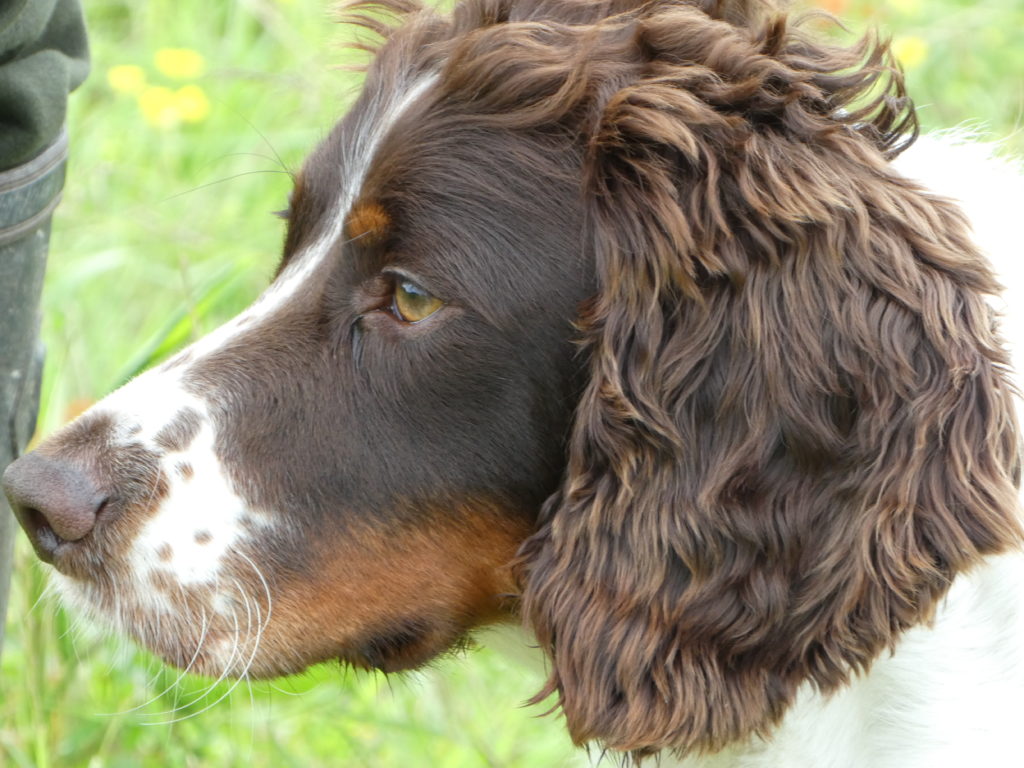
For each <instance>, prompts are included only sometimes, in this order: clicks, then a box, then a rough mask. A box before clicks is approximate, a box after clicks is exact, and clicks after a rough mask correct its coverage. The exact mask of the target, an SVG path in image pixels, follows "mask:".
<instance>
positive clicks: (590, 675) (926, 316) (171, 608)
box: [6, 0, 1018, 751]
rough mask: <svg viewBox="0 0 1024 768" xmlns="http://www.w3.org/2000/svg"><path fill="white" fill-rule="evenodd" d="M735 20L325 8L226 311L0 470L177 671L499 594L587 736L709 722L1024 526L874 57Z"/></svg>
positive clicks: (685, 0)
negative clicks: (343, 23) (333, 96)
mask: <svg viewBox="0 0 1024 768" xmlns="http://www.w3.org/2000/svg"><path fill="white" fill-rule="evenodd" d="M760 5H762V4H758V3H753V2H726V1H722V2H715V1H713V0H703V1H701V2H698V1H696V0H652V1H651V2H647V3H642V4H641V3H634V2H631V1H629V0H616V2H609V3H594V2H584V0H468V1H467V2H464V3H463V4H462V5H460V6H459V7H457V8H456V10H455V12H454V14H453V15H452V16H451V17H450V18H449V17H442V16H439V15H437V14H435V13H433V12H429V11H423V10H420V9H418V8H414V7H411V6H408V5H406V4H405V3H403V2H398V0H394V2H390V1H389V2H388V3H386V4H385V5H384V6H383V7H382V6H378V5H376V4H373V5H365V4H364V5H360V6H355V7H353V8H352V9H350V10H351V12H352V13H353V14H354V16H355V20H356V22H357V23H359V24H361V25H363V26H364V27H366V28H367V29H370V30H372V31H374V32H376V33H379V34H380V35H381V37H382V42H381V43H380V45H379V46H377V47H376V48H375V54H376V55H375V58H374V61H373V63H372V65H371V66H370V67H369V70H368V73H367V77H366V82H365V87H364V90H363V92H362V95H361V96H360V98H359V99H358V101H357V102H356V103H355V105H354V106H353V108H352V109H351V111H350V112H349V114H348V115H347V116H346V117H345V118H344V119H343V120H342V121H341V123H340V124H339V125H338V126H337V128H336V129H335V130H334V131H333V132H332V133H331V134H330V136H328V138H327V139H326V140H325V141H324V142H323V144H322V145H321V146H320V147H319V148H318V149H317V150H316V151H315V152H314V153H313V155H312V156H311V157H310V158H309V160H308V161H307V163H306V164H305V167H304V168H303V170H302V171H301V173H300V174H299V175H298V177H297V181H296V186H295V190H294V193H293V196H292V200H291V205H290V211H289V214H288V218H289V226H288V235H287V240H286V243H285V248H284V256H283V259H282V262H281V266H280V269H279V271H278V274H277V276H276V278H275V280H274V282H273V283H272V285H271V286H270V288H269V289H268V290H267V292H266V293H264V295H263V296H261V297H260V299H259V300H258V301H257V302H256V303H255V304H254V305H253V306H252V307H251V308H249V309H248V310H247V311H245V312H244V313H242V314H241V315H240V316H239V317H237V318H236V319H235V320H233V321H232V322H230V323H228V324H227V325H226V326H224V327H223V328H221V329H219V330H218V331H216V332H214V333H213V334H212V335H210V336H209V337H207V338H205V339H202V340H201V341H199V342H198V343H196V344H194V345H193V346H191V347H189V348H188V349H186V350H185V351H183V352H181V353H180V354H178V355H177V356H176V357H174V358H173V359H171V360H170V361H169V362H167V363H165V364H163V365H162V366H160V367H159V368H157V369H155V370H152V371H150V372H148V373H146V374H144V375H143V376H141V377H139V378H138V379H136V380H135V381H133V382H131V383H130V384H128V385H127V386H126V387H124V388H123V389H121V390H119V391H118V392H115V393H114V394H112V395H111V396H109V397H108V398H106V399H105V400H103V401H101V402H100V403H98V404H97V405H96V406H95V407H93V408H92V409H91V410H90V411H89V412H88V413H86V414H85V415H84V416H82V417H81V418H79V419H78V420H77V421H76V422H74V423H73V424H71V425H69V426H68V427H66V428H64V429H63V430H62V431H60V432H58V433H57V434H55V435H53V436H52V437H50V438H49V439H48V440H46V441H45V442H44V443H43V444H42V445H41V446H40V447H39V448H38V449H37V451H36V452H35V453H33V454H30V455H29V456H27V457H24V458H23V459H21V460H20V461H19V462H17V463H15V464H14V465H12V467H11V468H10V469H9V470H8V472H7V474H6V483H7V487H8V493H9V495H10V496H11V498H12V501H13V502H14V505H15V507H16V512H17V513H18V515H19V518H20V519H21V521H22V524H23V525H24V527H25V529H26V530H27V532H28V534H29V537H30V538H31V539H32V541H33V544H34V545H35V547H36V549H37V551H38V552H39V554H40V556H41V557H43V558H44V559H45V560H47V561H49V562H51V563H53V565H54V566H55V567H56V568H57V570H58V571H60V573H61V574H62V577H61V583H62V587H63V591H64V593H65V594H66V595H67V596H68V597H69V598H71V599H73V600H74V602H76V603H79V604H85V605H87V606H90V607H91V608H92V609H93V610H94V611H95V612H97V613H98V614H100V615H101V616H102V617H104V618H105V619H107V620H109V621H113V622H114V623H115V624H116V625H118V626H119V627H120V628H121V629H122V630H123V631H126V632H128V633H130V634H132V635H134V636H135V637H136V638H137V639H138V640H139V641H140V642H142V643H143V644H145V645H147V646H149V647H150V648H152V649H154V650H155V651H156V652H158V653H160V654H161V655H162V656H164V657H165V658H166V659H167V660H168V661H170V662H171V663H174V664H177V665H180V666H185V667H189V668H191V669H193V670H197V671H201V672H213V673H218V674H219V673H220V672H222V671H224V670H225V669H226V670H227V671H228V672H230V673H232V674H236V675H241V674H248V675H264V676H265V675H275V674H280V673H285V672H290V671H295V670H298V669H301V668H303V667H305V666H306V665H309V664H311V663H314V662H317V661H320V660H323V659H331V658H338V659H342V660H344V661H347V662H350V663H353V664H356V665H362V666H371V667H379V668H383V669H389V670H391V669H403V668H408V667H413V666H416V665H418V664H421V663H423V662H424V661H426V660H428V659H430V658H431V657H433V656H435V655H436V654H438V653H440V652H443V651H444V650H446V649H448V648H450V647H451V646H452V645H454V644H456V643H457V642H458V641H459V640H460V639H461V638H463V637H464V636H465V634H466V633H467V632H468V631H469V630H471V629H472V628H473V627H475V626H478V625H481V624H484V623H487V622H489V621H494V620H498V619H500V618H501V617H502V616H508V615H512V614H514V612H515V610H516V609H517V607H518V608H519V609H520V610H521V614H522V616H523V618H524V620H525V622H526V623H527V625H528V626H529V627H530V628H531V629H532V630H533V631H534V632H536V634H537V637H538V639H539V641H540V644H541V646H542V647H543V648H544V649H545V651H546V652H547V654H548V656H549V657H550V660H551V663H552V673H551V678H550V682H549V684H548V687H547V690H546V691H545V693H556V694H557V696H558V700H559V702H560V704H561V706H562V708H563V710H564V711H565V714H566V718H567V723H568V726H569V728H570V731H571V732H572V734H573V737H574V738H575V739H576V740H578V741H587V740H599V741H601V742H603V743H605V744H607V745H608V746H610V747H612V748H616V749H624V750H638V751H649V750H654V749H660V748H665V747H672V748H676V749H680V750H689V749H694V748H701V749H714V748H716V747H718V746H721V745H722V744H724V743H727V742H728V741H730V740H733V739H736V738H741V737H743V736H746V735H749V734H751V733H753V732H758V731H763V730H764V729H766V728H767V727H769V726H770V725H771V724H772V723H774V722H776V721H777V720H778V719H779V718H780V717H781V715H782V713H783V712H784V711H785V709H786V707H787V705H788V704H789V703H790V702H791V701H792V699H793V696H794V693H795V691H796V689H797V688H798V687H799V686H800V685H801V684H803V683H807V682H809V683H812V684H813V685H815V686H817V687H818V688H820V689H822V690H825V691H828V690H832V689H835V688H836V687H838V686H840V685H842V684H843V683H844V682H845V681H846V680H847V679H848V678H849V676H850V675H851V674H852V673H856V672H858V671H861V670H863V669H865V668H866V667H867V666H868V665H869V664H870V663H871V661H872V659H873V658H875V657H876V656H877V655H878V653H879V652H880V651H882V650H883V649H885V648H886V647H887V646H891V645H892V644H893V643H894V642H895V641H896V639H897V638H898V636H899V634H900V633H901V632H902V631H903V630H905V629H906V628H908V627H910V626H912V625H914V624H917V623H920V622H922V621H926V620H928V618H929V617H930V615H931V613H932V611H933V609H934V607H935V605H936V602H937V600H938V599H939V598H940V597H941V596H942V595H943V594H944V592H945V590H946V589H947V587H948V586H949V584H950V581H951V580H952V578H953V577H954V576H955V575H956V574H957V573H959V572H961V571H963V570H964V569H966V568H968V567H970V566H971V565H973V564H974V563H976V562H977V561H978V560H979V558H981V557H982V556H984V555H986V554H989V553H995V552H999V551H1001V550H1003V549H1006V548H1007V547H1009V546H1010V545H1011V544H1013V543H1014V542H1016V541H1017V538H1018V530H1017V527H1016V523H1015V522H1014V520H1015V513H1014V510H1015V505H1016V500H1015V496H1016V492H1015V486H1016V481H1017V467H1018V456H1017V430H1016V425H1015V422H1014V417H1013V413H1012V407H1011V403H1010V388H1009V386H1008V384H1007V382H1006V381H1005V379H1004V368H1005V366H1006V360H1005V356H1004V353H1003V351H1002V349H1001V346H1000V343H999V339H998V337H997V334H996V331H995V329H994V323H993V317H992V315H991V312H990V311H989V310H988V308H987V305H986V304H985V301H984V295H985V294H986V293H989V292H992V291H993V290H994V288H995V286H994V283H993V279H992V277H991V275H990V273H989V271H988V268H987V267H986V265H985V264H984V263H983V261H982V259H981V258H980V257H979V255H978V254H977V252H976V250H975V248H974V247H973V246H972V244H971V243H970V242H969V240H968V238H967V236H966V234H965V232H966V228H965V226H964V222H963V221H962V220H961V218H960V216H959V215H958V213H957V212H956V210H955V209H954V208H953V207H952V206H950V205H949V204H947V203H945V202H943V201H941V200H938V199H934V198H932V197H929V196H927V195H926V194H925V193H923V192H922V191H921V190H920V189H918V188H916V187H915V186H914V185H913V184H911V183H909V182H907V181H906V180H904V179H902V178H900V177H899V176H898V175H896V174H895V173H894V172H893V171H891V170H890V168H889V166H888V164H887V159H888V157H889V156H890V155H892V154H894V153H895V152H896V151H898V150H899V149H900V148H901V147H900V142H901V141H902V140H904V139H907V138H908V137H909V138H912V136H913V133H914V127H915V126H914V122H913V116H912V112H911V111H910V107H909V105H908V103H907V102H906V100H905V99H903V98H902V92H901V88H902V86H901V82H902V81H901V78H900V76H899V73H898V72H897V71H895V70H894V69H893V68H892V67H891V66H890V64H889V62H888V59H887V56H886V52H885V48H884V46H880V45H875V44H873V43H871V42H864V43H862V44H860V45H859V46H857V47H854V48H852V49H841V48H834V47H830V46H826V45H823V44H820V43H817V42H814V41H813V40H812V39H811V38H810V37H809V36H808V35H806V34H805V33H804V32H803V31H800V30H799V29H795V28H793V26H792V25H789V24H787V22H786V20H785V19H784V18H783V17H781V16H777V15H772V14H767V15H766V14H761V13H759V12H756V11H757V10H758V8H759V7H760Z"/></svg>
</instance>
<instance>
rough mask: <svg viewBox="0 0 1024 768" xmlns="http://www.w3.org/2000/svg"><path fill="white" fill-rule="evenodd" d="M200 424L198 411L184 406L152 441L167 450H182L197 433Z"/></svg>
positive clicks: (200, 419) (200, 418)
mask: <svg viewBox="0 0 1024 768" xmlns="http://www.w3.org/2000/svg"><path fill="white" fill-rule="evenodd" d="M200 426H202V417H201V416H200V415H199V412H198V411H196V410H195V409H193V408H185V409H184V410H183V411H181V412H180V413H178V414H177V415H176V416H175V417H174V418H173V419H171V421H170V422H169V423H168V424H167V425H166V426H164V427H163V428H162V429H161V430H160V431H159V432H157V433H156V436H155V437H154V438H153V442H155V443H156V444H157V445H159V446H160V447H161V448H163V449H164V450H166V451H168V452H177V451H184V450H185V449H186V448H188V447H189V445H190V444H191V443H192V441H193V440H194V439H195V436H196V435H197V434H199V428H200Z"/></svg>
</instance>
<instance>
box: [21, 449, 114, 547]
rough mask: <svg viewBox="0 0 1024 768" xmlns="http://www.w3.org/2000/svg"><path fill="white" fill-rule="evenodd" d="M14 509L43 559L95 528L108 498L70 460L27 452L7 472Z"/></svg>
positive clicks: (83, 471) (86, 473) (90, 477)
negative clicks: (64, 544) (60, 546)
mask: <svg viewBox="0 0 1024 768" xmlns="http://www.w3.org/2000/svg"><path fill="white" fill-rule="evenodd" d="M3 486H4V490H5V491H6V493H7V497H8V498H9V499H10V501H11V507H12V509H13V510H14V513H15V515H16V516H17V517H18V520H19V521H20V522H21V525H22V527H23V528H24V529H25V532H26V533H27V534H28V536H29V539H30V540H31V541H32V543H33V545H34V546H35V548H36V551H37V552H38V553H39V556H40V557H42V558H43V559H44V560H48V559H49V558H50V556H52V555H53V553H54V551H55V550H56V548H57V547H58V546H59V545H60V544H62V543H64V542H68V541H78V540H80V539H82V538H84V537H85V536H87V535H88V534H89V532H90V531H91V530H92V529H93V527H94V526H95V524H96V516H97V515H98V514H99V512H100V511H102V510H103V509H104V508H105V506H106V504H107V500H108V497H107V495H106V494H104V493H103V492H102V491H101V490H100V489H99V488H98V487H97V484H96V482H95V481H94V480H93V479H92V476H91V475H90V474H89V473H88V472H86V471H85V470H83V469H81V468H79V467H77V466H76V465H74V464H72V463H71V462H70V461H68V460H66V459H62V458H59V457H53V456H44V455H40V454H38V453H35V452H33V453H29V454H26V455H25V456H22V457H21V458H20V459H18V460H17V461H15V462H14V463H13V464H11V465H10V466H9V467H8V468H7V470H6V471H5V472H4V476H3Z"/></svg>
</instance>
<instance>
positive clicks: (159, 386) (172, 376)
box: [93, 75, 437, 607]
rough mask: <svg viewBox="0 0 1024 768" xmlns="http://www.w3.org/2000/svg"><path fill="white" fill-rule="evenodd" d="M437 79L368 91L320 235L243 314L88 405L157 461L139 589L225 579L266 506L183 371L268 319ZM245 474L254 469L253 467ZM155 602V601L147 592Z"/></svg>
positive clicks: (337, 228)
mask: <svg viewBox="0 0 1024 768" xmlns="http://www.w3.org/2000/svg"><path fill="white" fill-rule="evenodd" d="M436 81H437V76H436V75H426V76H423V77H421V78H419V79H415V80H412V81H411V82H410V83H409V86H408V87H407V88H405V89H398V88H391V89H388V90H387V91H386V92H377V93H374V94H372V95H371V96H369V97H368V99H369V100H368V103H367V104H366V108H365V109H363V110H361V112H360V115H359V117H358V119H357V120H356V122H355V123H353V124H352V125H351V126H350V127H349V128H348V130H347V133H346V134H345V135H344V136H342V141H343V145H344V146H343V149H344V153H345V154H344V163H345V167H344V168H343V169H342V171H343V173H344V186H343V188H342V189H340V190H339V193H338V197H337V199H336V203H335V205H334V207H333V209H332V211H331V213H330V214H329V216H330V218H329V220H328V221H325V222H324V223H323V224H322V232H321V234H320V236H319V237H318V238H317V239H316V241H315V242H313V243H312V244H311V245H310V246H308V247H306V248H304V249H303V250H302V251H301V252H299V253H296V254H295V255H294V256H293V257H292V259H291V261H290V262H289V264H288V266H287V267H286V268H285V269H284V271H283V272H282V273H281V275H280V276H279V277H278V279H277V280H276V281H274V283H273V284H272V285H271V286H270V287H269V288H267V290H266V291H264V293H263V294H262V295H261V296H260V297H259V298H258V299H257V300H256V301H255V302H254V303H253V304H252V305H251V306H250V307H249V308H248V309H246V310H245V311H244V312H242V313H241V314H239V315H238V316H237V317H235V318H234V319H233V320H230V321H229V322H227V323H225V324H224V325H223V326H221V327H220V328H218V329H217V330H215V331H213V332H212V333H210V334H209V335H207V336H206V337H204V338H202V339H200V340H199V341H197V342H196V343H194V344H193V345H191V346H190V347H189V348H188V349H187V350H185V351H184V352H182V353H181V354H180V355H179V356H178V357H177V358H175V359H172V360H171V361H170V362H168V363H167V364H165V365H163V366H161V367H159V368H157V369H154V370H151V371H148V372H146V373H144V374H143V375H141V376H139V377H138V378H136V379H135V380H133V381H131V382H129V383H128V384H127V385H125V386H124V387H122V388H121V389H120V390H118V391H117V392H114V393H113V394H111V395H110V396H108V397H107V398H106V399H104V400H103V401H101V402H100V403H98V404H97V405H96V406H95V408H94V409H93V410H102V411H105V412H109V413H110V414H111V415H112V416H113V417H114V419H115V422H116V426H115V431H114V434H113V439H114V440H115V442H117V443H121V444H124V445H128V444H136V445H142V446H144V447H146V448H148V449H150V450H152V451H153V452H154V453H156V454H157V455H158V456H159V457H160V458H159V461H160V467H161V470H162V472H163V475H164V480H165V482H166V483H167V493H166V494H165V496H164V497H163V499H162V500H161V501H160V502H159V506H158V508H157V510H156V512H155V513H154V514H153V515H152V516H151V517H149V518H148V519H146V520H145V522H144V523H143V525H142V528H141V530H140V531H139V533H138V535H137V537H136V538H135V540H134V541H133V542H132V547H131V551H130V553H129V555H128V559H129V562H130V564H131V566H132V569H133V572H134V575H135V577H136V578H137V579H139V583H140V584H141V585H145V584H146V577H147V576H149V575H151V574H161V575H170V576H171V577H172V578H174V579H175V580H176V581H177V583H178V584H180V585H181V586H192V585H203V584H211V585H219V586H221V587H224V586H225V585H223V584H220V583H219V582H220V581H221V580H222V579H223V577H224V574H223V573H222V572H223V567H224V564H225V561H226V560H227V559H228V558H229V557H230V555H231V552H232V550H233V549H235V548H237V546H238V544H239V543H240V542H241V541H242V540H243V539H244V537H245V536H248V535H251V534H252V533H253V529H256V528H259V527H262V526H266V525H268V524H269V518H268V517H267V516H266V513H265V512H257V511H254V510H252V509H250V508H249V506H248V504H247V503H246V501H245V499H244V498H243V497H242V496H241V494H239V493H238V492H236V490H235V488H234V485H233V483H232V482H231V480H230V478H229V477H228V475H227V473H226V472H225V470H224V467H223V465H222V464H221V461H220V459H219V457H218V456H217V452H216V433H215V426H216V425H215V424H214V422H213V419H212V418H211V416H210V412H209V409H208V407H207V403H206V402H205V401H204V400H203V398H202V397H201V396H197V395H196V394H194V393H193V392H190V391H189V390H188V389H187V388H186V386H185V379H186V378H187V376H188V370H189V368H190V367H191V366H192V365H194V364H195V362H196V361H197V360H199V359H201V358H203V357H206V356H207V355H209V354H210V353H212V352H214V351H216V350H217V349H219V348H222V347H223V346H224V345H225V344H226V343H228V342H229V341H230V340H231V339H232V338H234V337H236V336H238V335H239V334H241V333H244V332H247V331H250V330H251V329H253V328H254V327H257V326H258V325H260V324H263V323H268V322H272V321H273V316H274V315H275V313H276V311H277V310H279V309H280V308H281V307H283V306H284V305H285V304H286V302H288V301H289V300H290V299H292V297H293V296H295V295H296V294H297V293H298V292H299V291H300V290H301V289H302V286H303V284H304V282H305V281H306V280H307V279H308V278H309V277H310V276H311V275H312V274H313V273H314V272H315V271H316V270H317V268H318V267H319V266H320V265H321V264H322V263H323V262H324V260H325V259H326V258H327V257H328V255H329V254H330V253H331V251H332V249H333V247H334V246H335V244H336V243H337V242H338V240H339V239H340V238H341V236H342V230H343V227H344V223H345V219H346V217H347V215H348V212H349V210H350V208H351V207H352V205H353V203H354V202H355V200H356V199H357V197H358V195H359V192H360V190H361V189H362V186H363V183H364V182H365V179H366V175H367V174H368V173H369V170H370V167H371V164H372V162H373V159H374V155H375V153H376V151H377V149H378V148H379V146H380V142H381V141H382V139H383V138H384V137H385V136H386V135H387V134H388V132H389V131H390V130H391V129H392V128H393V126H394V125H395V123H396V121H397V120H398V119H399V118H400V117H401V115H402V114H403V113H405V112H406V111H407V110H408V109H409V108H410V107H411V106H412V105H413V104H414V103H415V102H416V101H417V99H419V98H420V97H421V96H422V95H423V94H424V93H425V92H426V91H427V90H428V89H429V88H430V87H431V85H433V84H434V83H435V82H436ZM189 411H191V417H192V419H193V420H198V422H199V428H198V431H197V433H196V434H195V435H194V436H193V437H192V438H191V441H190V443H189V445H187V446H182V447H181V449H180V450H169V449H168V448H167V447H166V445H159V444H158V443H157V442H156V437H157V435H158V434H159V433H160V431H161V430H162V429H163V428H164V427H167V426H168V425H170V424H172V423H173V422H174V420H175V419H176V418H177V417H178V416H179V414H183V413H185V412H189ZM252 470H253V472H257V471H258V470H259V468H258V467H253V468H252ZM148 601H149V602H150V603H151V604H153V605H154V607H155V606H156V605H157V604H159V603H161V602H162V601H164V598H163V597H162V596H160V595H158V594H156V593H154V594H152V595H150V596H149V597H148Z"/></svg>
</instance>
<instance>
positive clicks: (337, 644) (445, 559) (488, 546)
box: [257, 506, 530, 675]
mask: <svg viewBox="0 0 1024 768" xmlns="http://www.w3.org/2000/svg"><path fill="white" fill-rule="evenodd" d="M465 509H466V510H467V511H466V512H465V515H464V516H463V515H459V514H453V513H452V512H448V511H446V512H443V513H439V514H438V516H437V517H434V518H432V519H429V520H427V521H425V522H424V523H423V524H422V525H420V526H419V527H417V528H415V529H412V528H407V529H404V530H397V531H388V532H384V531H379V530H373V529H370V528H367V529H364V530H363V531H352V530H350V531H349V532H348V533H347V534H346V537H345V538H344V539H341V538H335V539H330V540H325V541H323V542H321V544H320V545H319V546H318V547H317V548H316V550H315V551H313V552H311V559H312V564H311V568H310V570H311V571H312V572H313V574H314V578H308V574H304V576H305V578H301V577H297V578H294V579H292V580H289V581H287V582H286V583H282V584H280V585H279V587H278V589H277V590H275V591H276V592H277V594H275V596H274V621H273V622H272V623H271V626H270V627H269V628H268V631H267V633H266V635H265V638H264V642H265V650H266V652H265V653H264V654H261V656H262V657H263V658H264V659H267V660H269V659H274V660H275V662H274V663H280V661H278V660H288V661H287V662H286V663H287V664H288V668H287V669H274V670H262V669H260V670H258V674H260V675H263V674H280V673H281V672H286V671H291V670H296V669H300V668H304V667H306V666H308V665H310V664H313V663H316V662H319V661H324V660H328V659H341V660H342V661H345V662H347V663H350V664H352V665H354V666H359V667H375V668H379V669H382V670H385V671H397V670H401V669H409V668H412V667H416V666H419V665H421V664H423V663H425V662H426V661H428V660H429V659H431V658H433V657H434V656H436V655H437V654H438V653H442V652H443V651H445V650H447V649H448V648H449V647H451V646H452V645H453V644H457V643H458V642H459V640H460V639H461V638H462V637H463V636H464V635H465V633H466V632H467V631H468V630H469V629H471V628H473V627H476V626H479V625H481V624H487V623H493V622H496V621H500V620H502V619H503V618H507V617H510V616H511V610H510V594H511V593H512V591H513V583H512V578H511V573H510V571H509V569H508V567H507V564H508V563H509V561H510V560H511V559H512V557H513V556H514V555H515V552H516V550H517V548H518V546H519V544H520V543H521V542H522V541H523V540H524V539H525V538H526V536H527V535H528V534H529V530H530V524H529V522H528V521H527V520H526V518H525V517H521V516H514V515H512V514H507V513H502V512H498V511H495V510H494V509H493V508H490V507H477V508H476V509H473V508H470V507H468V506H467V507H466V508H465ZM257 666H259V665H257Z"/></svg>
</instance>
